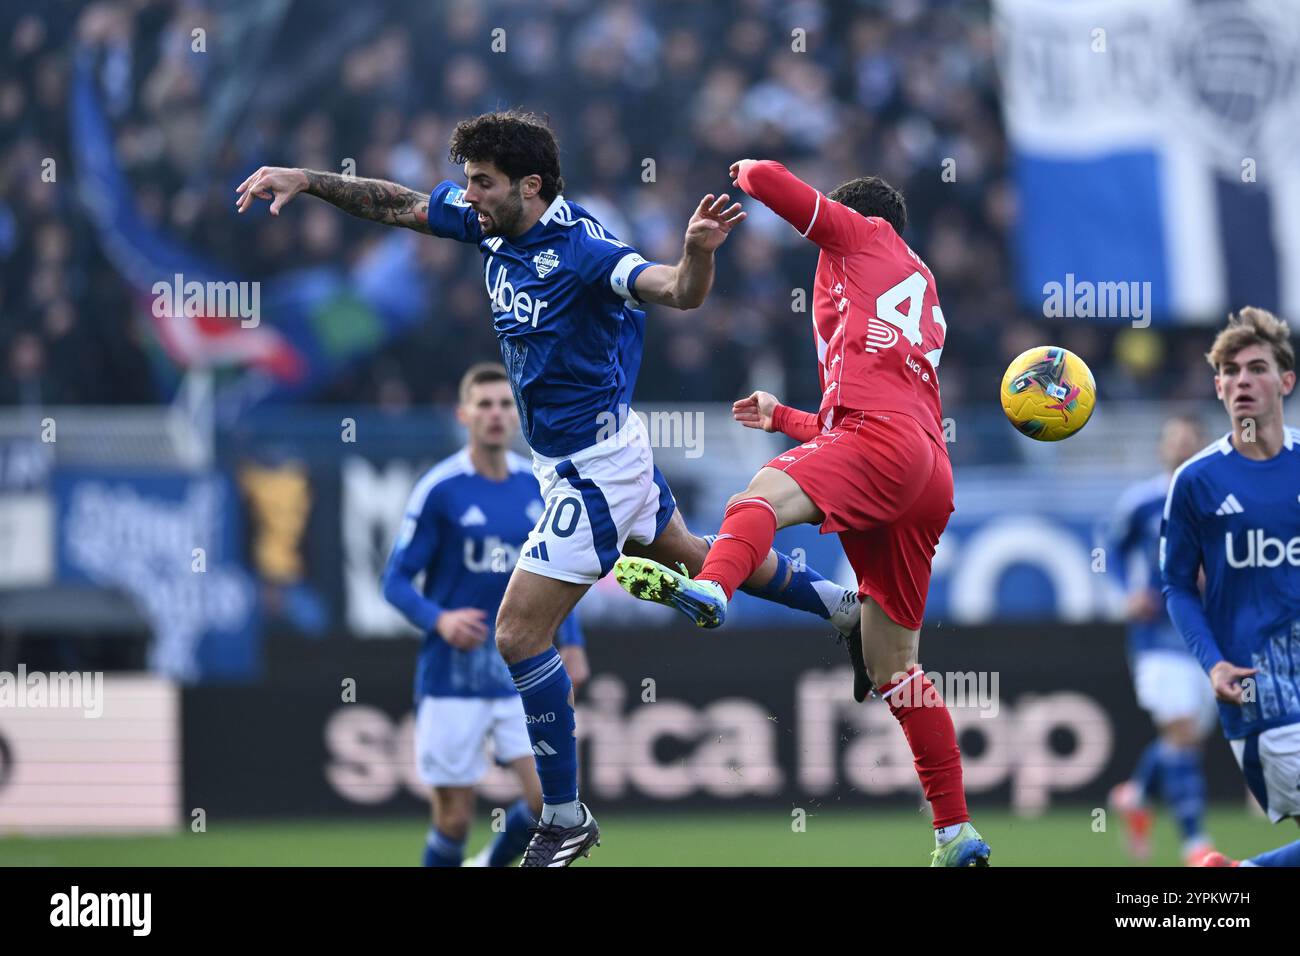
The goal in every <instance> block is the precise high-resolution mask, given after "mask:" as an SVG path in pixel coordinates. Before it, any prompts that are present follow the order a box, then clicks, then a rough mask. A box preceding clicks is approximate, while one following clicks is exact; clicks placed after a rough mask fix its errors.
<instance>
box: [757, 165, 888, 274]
mask: <svg viewBox="0 0 1300 956" xmlns="http://www.w3.org/2000/svg"><path fill="white" fill-rule="evenodd" d="M738 182H739V184H740V188H741V189H743V190H745V192H746V193H748V194H749V195H750V196H753V197H754V198H755V199H757V200H758V201H759V202H761V203H762V204H763V205H764V206H767V207H768V208H769V209H771V210H772V211H773V212H774V213H776V214H777V215H778V216H780V217H781V218H782V219H784V220H785V221H786V222H788V223H789V224H790V225H792V226H794V228H795V229H797V230H798V232H799V235H801V236H803V237H804V238H806V239H810V240H812V241H813V242H815V243H817V245H819V246H821V247H822V248H823V249H825V250H826V251H828V252H834V253H839V254H846V253H850V252H853V251H855V250H857V249H859V248H861V247H862V246H863V245H865V244H866V243H868V242H870V241H871V239H872V237H873V236H874V235H875V233H876V230H878V229H879V228H880V225H881V220H880V219H876V218H868V217H866V216H863V215H861V214H859V213H857V212H854V211H853V210H852V209H849V208H848V207H847V206H842V205H840V204H839V203H837V202H832V201H831V200H829V199H827V198H826V197H825V196H824V195H822V194H821V193H820V192H818V191H817V190H816V189H814V188H813V187H812V186H809V185H808V184H807V183H806V182H804V181H803V180H802V179H800V178H799V177H798V176H796V175H795V174H794V173H792V172H790V170H788V169H786V168H785V167H784V166H782V165H781V164H780V163H777V162H773V161H772V160H770V159H761V160H758V161H756V162H753V163H750V164H749V166H747V167H746V168H745V169H744V170H743V171H742V172H741V174H740V178H739V180H738Z"/></svg>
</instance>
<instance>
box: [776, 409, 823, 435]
mask: <svg viewBox="0 0 1300 956" xmlns="http://www.w3.org/2000/svg"><path fill="white" fill-rule="evenodd" d="M772 427H773V428H775V429H776V430H777V431H779V432H781V433H782V434H784V435H787V436H789V437H790V438H793V439H794V440H795V441H812V440H813V439H814V438H816V437H817V435H818V433H819V432H821V428H819V427H818V425H817V414H816V412H801V411H799V409H797V408H791V407H790V406H789V405H778V406H776V410H775V411H774V412H772Z"/></svg>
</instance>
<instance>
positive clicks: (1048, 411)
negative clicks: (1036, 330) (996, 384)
mask: <svg viewBox="0 0 1300 956" xmlns="http://www.w3.org/2000/svg"><path fill="white" fill-rule="evenodd" d="M1096 402H1097V385H1096V383H1095V382H1094V381H1093V379H1092V372H1090V371H1088V366H1087V365H1085V364H1084V362H1083V359H1081V358H1079V356H1077V355H1075V354H1074V353H1073V352H1071V351H1069V350H1068V349H1062V348H1057V347H1056V346H1052V345H1041V346H1039V347H1038V348H1033V349H1029V350H1028V351H1027V352H1021V353H1020V354H1019V355H1017V356H1016V357H1015V358H1014V359H1013V360H1012V362H1011V364H1010V365H1008V366H1007V373H1006V374H1005V375H1003V376H1002V411H1004V412H1006V415H1007V419H1008V420H1009V421H1010V422H1011V424H1013V425H1015V426H1016V428H1018V429H1019V430H1020V433H1021V434H1023V435H1028V436H1029V437H1030V438H1032V439H1034V440H1035V441H1060V440H1061V439H1062V438H1069V437H1070V436H1071V435H1073V434H1074V433H1075V432H1077V431H1078V430H1079V429H1080V428H1082V427H1083V426H1084V425H1086V424H1088V419H1089V418H1091V417H1092V408H1093V406H1094V405H1095V404H1096Z"/></svg>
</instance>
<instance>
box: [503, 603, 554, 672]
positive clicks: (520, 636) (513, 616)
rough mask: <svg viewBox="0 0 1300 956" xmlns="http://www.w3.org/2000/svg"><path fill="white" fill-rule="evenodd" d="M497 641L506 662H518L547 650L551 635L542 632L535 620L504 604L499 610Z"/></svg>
mask: <svg viewBox="0 0 1300 956" xmlns="http://www.w3.org/2000/svg"><path fill="white" fill-rule="evenodd" d="M496 642H497V651H498V652H499V653H500V654H501V656H502V657H503V658H504V659H505V662H506V663H507V664H516V663H518V662H519V661H522V660H524V659H525V658H528V657H533V656H534V655H536V654H540V653H541V652H542V651H544V650H546V648H547V647H549V646H550V644H551V635H549V634H543V633H540V632H539V631H538V630H537V625H536V623H535V622H532V621H529V620H528V618H527V616H526V615H521V614H519V613H517V612H515V611H514V610H513V609H512V608H507V607H506V605H504V604H503V605H502V606H501V609H500V610H499V611H498V612H497V624H496Z"/></svg>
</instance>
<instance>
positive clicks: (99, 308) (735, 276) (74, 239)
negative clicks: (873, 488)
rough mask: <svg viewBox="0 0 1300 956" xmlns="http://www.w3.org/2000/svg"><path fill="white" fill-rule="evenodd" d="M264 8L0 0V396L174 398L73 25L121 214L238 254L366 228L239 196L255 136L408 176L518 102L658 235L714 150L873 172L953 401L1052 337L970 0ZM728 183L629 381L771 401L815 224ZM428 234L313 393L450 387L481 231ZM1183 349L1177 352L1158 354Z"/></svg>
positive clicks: (669, 396)
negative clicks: (99, 96) (157, 371)
mask: <svg viewBox="0 0 1300 956" xmlns="http://www.w3.org/2000/svg"><path fill="white" fill-rule="evenodd" d="M256 8H257V4H256V3H254V2H252V0H232V2H230V3H222V4H215V3H205V2H196V0H131V2H127V0H104V2H97V3H94V4H91V5H90V6H86V7H82V8H80V9H77V5H75V4H46V5H44V6H42V7H41V8H40V9H39V10H38V11H36V12H25V13H8V12H6V13H0V25H2V26H5V27H7V29H6V30H5V31H4V33H3V36H5V37H7V38H8V39H7V40H6V41H0V42H4V43H5V44H6V50H5V55H4V57H3V58H2V59H0V64H2V65H0V171H2V172H3V173H4V175H3V176H0V184H3V185H2V186H0V190H2V191H0V275H2V276H3V285H2V286H0V350H3V355H4V356H5V358H6V370H7V373H8V374H7V376H6V381H5V383H4V387H3V389H0V400H3V401H4V402H7V403H28V404H31V403H49V402H53V401H79V402H132V401H141V400H154V401H157V400H162V399H164V398H165V397H166V395H165V394H163V393H162V392H161V391H159V389H160V388H161V386H158V387H155V386H153V385H152V384H151V382H152V381H153V378H152V377H151V376H150V375H149V374H148V372H147V369H148V368H149V366H150V362H151V361H157V360H159V359H157V356H156V355H152V354H151V353H150V351H149V343H150V341H151V335H152V332H151V331H150V327H149V323H148V322H147V320H145V318H144V316H143V313H142V312H141V310H140V307H139V306H138V304H136V303H133V302H132V300H131V297H130V295H129V294H128V292H127V290H126V287H125V285H124V283H123V282H122V281H121V280H120V279H119V278H118V277H117V276H116V274H115V273H114V271H113V269H112V266H111V265H110V264H109V262H108V261H107V259H106V258H105V256H104V253H103V251H102V250H101V249H99V248H98V244H97V241H96V239H95V234H94V231H93V229H91V227H90V226H89V223H88V221H87V220H86V218H85V215H84V213H83V211H82V209H81V207H80V205H79V201H78V199H77V197H76V195H75V191H74V189H73V186H74V184H75V174H76V171H75V170H74V169H73V168H72V165H71V162H70V159H69V142H68V135H69V133H68V128H69V124H68V123H67V122H66V118H65V113H66V110H67V108H68V88H69V75H70V67H71V64H72V61H73V58H74V56H76V55H77V54H78V49H79V48H81V49H83V50H85V51H87V52H88V53H90V54H92V55H93V56H94V63H95V75H96V78H97V81H98V83H99V85H100V88H101V91H102V93H103V95H104V97H105V102H106V104H107V108H108V111H109V115H110V117H111V118H112V121H113V123H114V126H115V130H116V140H117V153H118V158H119V160H120V162H121V163H122V165H123V167H124V171H125V173H126V174H127V176H128V177H129V178H130V180H131V182H132V184H133V188H134V189H135V194H136V202H137V206H138V208H139V210H140V212H141V214H142V215H143V216H145V217H146V218H147V219H148V220H150V221H152V222H154V223H157V224H158V225H160V226H162V227H165V228H166V229H168V230H169V231H170V232H171V233H172V234H174V235H175V236H176V238H177V241H178V242H184V243H187V244H190V245H193V246H194V247H196V248H198V249H200V250H201V251H203V252H204V253H206V254H208V255H210V256H212V257H213V258H215V259H217V260H218V261H224V262H228V263H230V264H232V265H233V266H234V267H236V268H238V269H240V270H242V272H243V274H245V275H247V276H249V277H250V278H260V277H265V276H269V275H275V274H277V273H280V272H283V271H286V270H290V269H294V268H300V267H304V266H309V265H321V264H336V265H343V264H346V263H347V262H350V261H352V260H354V259H355V257H356V256H357V255H358V253H359V251H360V250H361V249H363V248H365V247H366V245H367V244H368V241H369V240H373V238H374V237H375V232H376V228H377V227H375V226H373V225H370V224H367V223H363V222H360V221H357V220H354V219H351V218H349V217H346V216H342V215H340V214H337V213H336V212H335V211H334V210H330V209H328V208H327V207H325V206H324V205H323V204H318V203H315V202H314V201H312V200H306V201H301V202H300V203H298V204H296V205H295V206H294V207H291V208H290V210H288V212H287V213H286V215H284V216H282V217H280V218H279V219H275V220H273V219H271V218H269V217H268V216H266V214H265V206H264V205H260V206H258V207H256V209H257V211H256V212H255V213H254V214H253V215H251V216H247V217H244V218H243V219H239V218H237V217H236V216H235V214H234V209H233V203H232V185H233V184H234V183H237V182H239V181H240V180H241V179H242V178H243V177H245V176H246V175H247V174H248V173H250V172H251V171H252V169H253V168H255V167H256V166H257V165H259V164H263V163H265V164H275V165H291V166H306V167H311V168H319V169H329V170H342V169H343V168H345V164H346V162H347V161H348V160H351V161H353V162H354V163H355V166H356V173H357V175H359V176H375V177H381V178H391V179H395V180H397V181H400V182H402V183H404V184H406V185H409V186H412V187H417V188H426V187H430V186H432V185H433V184H434V183H435V182H436V181H438V180H440V179H443V178H458V177H459V176H460V175H461V172H460V170H458V169H456V168H455V167H454V166H452V165H451V164H450V163H449V162H448V160H447V155H446V143H447V137H448V134H449V132H450V130H451V127H452V125H453V124H454V123H455V122H456V121H457V120H458V119H460V118H462V117H464V116H466V115H470V114H473V113H476V112H478V111H482V110H487V109H493V108H497V107H507V106H515V105H519V106H524V107H526V108H530V109H533V110H536V111H538V112H541V113H544V114H547V115H548V116H549V119H550V122H551V124H552V125H553V127H554V129H555V130H556V132H557V134H558V137H559V140H560V144H561V149H562V161H563V163H564V174H565V179H566V192H567V195H569V196H570V197H571V198H574V199H576V200H578V201H581V202H584V203H588V204H590V206H591V208H592V209H593V210H594V211H595V212H596V213H597V215H599V216H600V217H601V218H602V219H604V221H605V222H606V224H607V225H608V226H609V228H610V229H611V231H613V232H614V233H616V234H618V235H619V236H620V238H622V239H624V240H626V241H628V242H630V243H632V244H634V245H636V246H637V247H638V248H640V249H641V250H642V251H643V253H644V254H646V255H647V256H649V257H653V258H659V259H672V258H675V256H676V255H677V253H678V251H679V250H680V243H681V235H682V231H683V229H684V227H685V224H686V220H687V218H688V216H689V214H690V211H691V209H692V208H693V207H694V205H695V204H696V202H698V200H699V197H700V196H701V195H703V194H704V193H706V192H721V191H724V190H728V189H729V188H730V186H729V182H728V181H727V178H726V172H727V167H728V165H729V164H730V163H731V162H732V161H733V160H735V159H739V158H743V157H746V156H752V157H758V158H775V159H780V160H782V161H784V162H786V163H787V164H788V165H790V166H791V167H792V168H793V169H794V170H795V171H796V172H798V173H799V174H800V175H802V176H804V177H805V178H807V179H809V180H810V181H812V182H813V183H814V184H815V185H817V186H819V187H820V188H821V189H823V190H825V191H829V190H830V189H832V188H833V187H834V186H835V185H837V184H838V183H840V182H842V181H844V180H846V179H850V178H852V177H854V176H859V175H863V174H867V173H879V174H881V175H884V176H885V177H886V178H888V179H890V180H891V181H892V182H893V183H894V185H896V186H898V187H899V188H901V189H902V190H903V192H904V194H905V195H906V196H907V198H908V201H909V208H910V214H911V220H912V221H911V225H910V226H909V230H908V234H907V238H908V240H909V241H910V242H911V243H912V245H913V246H914V247H915V248H916V250H917V252H918V253H919V254H920V255H921V256H922V257H923V258H925V259H926V261H927V262H928V263H929V264H930V266H931V267H932V269H933V270H934V272H935V274H936V276H937V278H938V281H939V294H940V297H941V301H942V303H943V307H944V314H945V317H946V319H947V323H948V341H947V343H946V347H945V349H944V353H943V357H942V371H941V375H942V377H943V380H944V382H945V389H944V394H945V399H946V400H947V401H949V402H953V401H961V400H962V399H963V398H965V397H967V396H969V397H970V398H972V399H974V400H983V398H984V396H986V395H991V394H992V388H993V387H994V386H993V385H991V384H990V383H993V382H996V381H997V380H999V379H1000V376H1001V373H1002V369H1003V367H1004V365H1005V363H1006V361H1007V360H1008V359H1009V358H1010V357H1011V356H1012V355H1014V354H1016V353H1017V352H1019V351H1020V350H1021V349H1022V348H1023V347H1027V346H1029V345H1034V344H1040V343H1041V342H1043V341H1046V340H1047V339H1048V337H1049V334H1050V333H1049V330H1050V329H1051V328H1052V326H1050V325H1049V324H1047V323H1045V322H1044V321H1043V320H1042V319H1041V317H1039V316H1036V315H1032V314H1029V315H1027V314H1026V313H1025V312H1024V310H1023V309H1021V308H1020V307H1018V306H1017V305H1016V304H1015V298H1014V295H1013V293H1012V263H1011V260H1010V252H1009V250H1010V248H1011V247H1012V242H1011V230H1012V228H1013V226H1014V222H1015V215H1016V213H1015V203H1014V194H1013V191H1012V189H1011V185H1010V181H1009V177H1008V169H1007V156H1006V145H1005V141H1004V136H1003V132H1002V127H1001V119H1000V116H999V109H998V99H997V89H996V76H995V70H994V63H993V39H992V32H991V29H990V26H989V12H988V8H987V3H985V2H980V0H970V2H959V0H942V2H932V3H922V2H920V0H858V2H856V3H844V2H840V3H832V2H829V0H799V2H795V3H789V2H785V0H730V2H725V3H688V2H664V3H659V2H655V3H651V2H640V0H618V2H608V0H606V2H600V3H598V2H596V0H529V2H523V0H498V2H478V0H463V2H461V0H458V2H450V3H436V4H427V3H415V2H413V0H375V2H372V3H369V4H365V5H356V4H352V3H349V2H345V0H312V2H308V0H293V2H291V3H289V4H288V6H287V9H286V11H285V12H284V14H283V15H282V17H281V19H280V20H279V23H280V27H279V30H278V32H277V33H276V34H275V36H274V40H273V42H271V43H270V44H269V49H270V53H269V55H267V56H265V57H258V56H256V55H254V54H252V53H251V52H249V48H248V47H247V46H246V45H243V44H242V42H241V38H243V37H244V36H245V34H244V33H241V30H242V31H246V30H247V29H248V24H250V23H252V22H254V20H253V17H254V16H258V15H260V16H266V14H265V11H262V12H260V13H257V12H256ZM197 27H202V28H203V29H204V30H205V31H206V50H205V51H203V52H196V51H195V50H194V49H193V48H192V31H193V30H194V29H195V28H197ZM502 47H504V48H502ZM232 104H233V105H232ZM223 111H224V112H223ZM220 115H229V119H228V120H227V121H226V125H225V126H221V125H214V124H217V123H218V122H219V121H218V119H216V118H215V117H219V116H220ZM51 163H52V168H53V169H55V170H57V177H56V178H55V179H54V181H52V182H51V181H48V180H47V179H45V178H43V176H42V173H43V170H44V168H45V166H46V165H49V164H51ZM945 167H950V168H951V169H952V170H954V171H955V174H956V175H955V178H953V177H945V176H944V175H943V172H944V169H945ZM749 206H750V209H751V210H753V215H752V217H751V219H750V221H749V222H748V223H746V224H745V226H743V227H742V228H741V230H740V231H739V233H738V234H737V235H736V236H735V237H734V238H733V240H732V241H731V242H729V243H728V245H727V246H726V247H725V248H724V249H723V250H722V252H721V254H720V255H719V258H718V264H719V274H718V278H717V283H716V286H715V291H714V293H713V296H712V297H711V298H710V300H709V301H708V302H707V303H706V305H705V306H704V308H703V309H701V310H700V311H699V312H696V313H691V314H690V315H689V316H680V315H676V314H666V310H654V315H653V318H652V322H651V325H650V330H649V333H648V343H647V350H646V360H645V363H644V365H643V367H642V370H641V376H640V383H639V386H638V389H637V397H638V400H639V401H641V402H645V403H650V402H667V401H713V400H727V399H730V398H732V397H734V396H735V395H736V394H738V393H739V392H740V391H742V390H745V389H748V388H751V387H756V386H758V385H760V384H761V382H758V381H756V380H755V379H754V377H753V375H751V372H752V371H753V370H755V369H761V370H764V374H765V377H768V378H771V379H772V380H773V381H775V382H778V383H782V388H783V394H782V397H783V398H784V399H785V400H786V401H789V402H792V403H796V404H800V405H803V406H805V407H810V406H814V405H816V404H817V401H818V398H819V388H818V385H817V382H816V377H815V362H814V360H813V353H812V347H811V337H810V335H809V313H808V311H807V310H806V308H805V309H804V310H802V311H801V310H799V309H798V308H797V307H796V305H795V298H796V290H804V294H808V293H809V292H810V291H811V290H809V289H808V284H809V282H810V280H811V277H812V274H813V268H814V264H815V261H816V250H815V249H814V248H813V247H812V246H811V245H809V244H808V243H806V242H804V241H802V240H800V239H799V237H798V236H796V235H795V234H794V233H793V232H792V231H791V230H790V229H789V228H788V227H786V226H785V225H784V224H783V223H781V222H779V221H777V220H775V219H774V217H772V216H770V215H766V214H764V212H763V211H762V210H755V209H754V207H755V206H756V204H754V203H752V202H751V203H749ZM421 246H422V248H421V249H420V252H419V253H418V255H419V261H420V263H421V264H422V266H423V267H424V268H425V269H426V270H427V273H428V275H429V277H430V281H429V283H428V290H429V296H430V298H429V302H428V309H427V311H428V315H429V318H428V321H427V322H425V323H423V324H422V325H421V326H420V327H419V328H417V329H416V330H414V331H413V332H411V333H410V334H408V335H407V336H405V337H404V338H403V339H402V340H401V341H397V342H390V343H388V344H387V345H386V346H385V347H384V348H382V349H381V350H380V351H379V352H377V353H376V354H375V355H373V356H372V357H371V358H370V359H369V360H368V361H367V362H366V363H363V365H362V366H361V367H355V368H352V369H349V370H348V371H347V372H346V373H344V374H342V375H341V376H340V377H339V378H338V379H336V380H335V381H334V382H332V383H331V384H330V385H329V386H328V387H327V388H326V389H324V390H323V391H322V392H321V393H319V394H318V395H316V396H315V398H316V399H317V400H322V401H357V400H361V401H368V402H373V403H377V404H380V405H382V406H383V407H385V408H387V409H391V410H400V409H402V408H405V407H408V406H409V405H411V404H414V403H422V402H428V401H433V400H448V399H451V398H453V397H454V396H453V393H454V382H455V378H456V376H457V375H458V373H459V370H460V369H462V368H463V367H464V366H465V364H466V363H468V362H470V361H472V360H476V359H482V358H487V357H491V356H492V355H493V354H494V353H495V348H496V346H495V340H494V337H493V334H492V330H491V323H490V318H489V315H488V310H487V303H486V301H485V299H484V296H483V293H482V288H481V284H480V282H479V278H478V274H479V268H480V265H479V258H478V254H477V252H476V251H475V250H474V249H472V248H469V247H463V246H458V245H455V244H452V243H445V242H439V241H425V242H422V243H421ZM270 321H272V322H274V316H271V317H270ZM1058 331H1064V330H1063V329H1058ZM1119 333H1123V338H1121V339H1120V340H1119V341H1116V336H1117V335H1118V334H1119ZM1144 336H1145V337H1148V338H1150V340H1149V341H1143V337H1144ZM1203 337H1204V336H1203V333H1201V332H1200V331H1199V330H1196V329H1192V330H1185V329H1184V330H1173V331H1169V332H1161V333H1153V332H1151V331H1149V330H1147V331H1142V332H1139V331H1138V330H1132V329H1130V330H1128V331H1127V332H1126V331H1124V328H1123V327H1104V326H1101V325H1098V326H1097V327H1095V328H1090V329H1074V330H1071V332H1070V335H1068V336H1064V337H1062V341H1063V343H1064V344H1067V345H1071V346H1073V347H1076V348H1078V349H1079V350H1080V351H1081V352H1083V353H1085V358H1087V360H1088V361H1089V362H1090V363H1091V364H1092V367H1093V370H1094V372H1095V373H1096V374H1097V377H1098V379H1099V381H1100V382H1101V383H1102V388H1103V391H1106V390H1108V389H1114V390H1115V391H1116V394H1150V395H1164V396H1169V397H1180V398H1182V397H1188V394H1189V393H1190V394H1193V395H1201V394H1203V392H1204V375H1203V369H1201V368H1199V366H1198V365H1196V362H1199V352H1200V351H1202V350H1203V348H1204V343H1203V341H1202V340H1203ZM1193 358H1194V359H1196V362H1193V365H1194V367H1195V374H1194V375H1193V374H1189V373H1188V372H1187V370H1186V369H1185V368H1183V367H1182V366H1181V365H1179V364H1178V363H1179V362H1181V361H1187V360H1189V359H1193Z"/></svg>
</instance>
